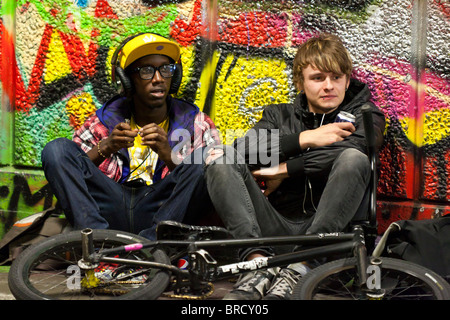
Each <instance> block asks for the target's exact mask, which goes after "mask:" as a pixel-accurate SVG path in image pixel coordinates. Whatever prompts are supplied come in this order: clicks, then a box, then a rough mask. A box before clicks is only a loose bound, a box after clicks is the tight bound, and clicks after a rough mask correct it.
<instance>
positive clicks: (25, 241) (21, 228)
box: [0, 207, 69, 265]
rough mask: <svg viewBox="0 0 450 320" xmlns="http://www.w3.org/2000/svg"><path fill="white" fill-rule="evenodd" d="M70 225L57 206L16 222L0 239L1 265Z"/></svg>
mask: <svg viewBox="0 0 450 320" xmlns="http://www.w3.org/2000/svg"><path fill="white" fill-rule="evenodd" d="M67 227H69V223H68V221H67V219H65V218H61V217H60V215H59V211H58V210H56V209H55V207H51V208H49V209H47V210H44V211H41V212H38V213H35V214H32V215H30V216H28V217H26V218H24V219H21V220H19V221H17V222H16V223H14V225H13V226H12V227H11V229H10V230H9V231H8V232H7V233H6V234H5V236H4V237H3V238H2V239H1V241H0V265H4V264H8V263H10V262H12V261H13V260H14V259H15V258H16V257H17V256H18V255H19V254H20V253H21V252H22V251H23V250H24V249H26V248H27V247H28V246H30V245H32V244H34V243H37V242H40V241H42V240H44V239H46V238H48V237H50V236H52V235H55V234H59V233H62V232H63V230H64V229H65V228H67Z"/></svg>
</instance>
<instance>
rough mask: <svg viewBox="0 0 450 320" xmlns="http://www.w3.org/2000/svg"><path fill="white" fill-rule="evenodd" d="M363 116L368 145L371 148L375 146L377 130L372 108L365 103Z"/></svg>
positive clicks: (362, 110)
mask: <svg viewBox="0 0 450 320" xmlns="http://www.w3.org/2000/svg"><path fill="white" fill-rule="evenodd" d="M361 113H362V116H363V123H364V132H365V133H366V140H367V146H368V147H369V149H372V148H374V147H375V131H374V130H373V118H372V108H371V107H370V106H369V105H367V104H365V105H363V106H362V107H361Z"/></svg>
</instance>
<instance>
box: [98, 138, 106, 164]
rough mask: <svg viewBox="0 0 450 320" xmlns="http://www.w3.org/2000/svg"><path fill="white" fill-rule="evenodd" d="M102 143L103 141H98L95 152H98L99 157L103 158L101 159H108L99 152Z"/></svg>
mask: <svg viewBox="0 0 450 320" xmlns="http://www.w3.org/2000/svg"><path fill="white" fill-rule="evenodd" d="M102 141H103V139H102V140H100V141H99V142H98V144H97V152H98V154H99V155H100V156H101V157H103V158H105V159H106V158H108V157H107V156H105V155H104V154H103V153H102V152H101V151H100V144H101V143H102Z"/></svg>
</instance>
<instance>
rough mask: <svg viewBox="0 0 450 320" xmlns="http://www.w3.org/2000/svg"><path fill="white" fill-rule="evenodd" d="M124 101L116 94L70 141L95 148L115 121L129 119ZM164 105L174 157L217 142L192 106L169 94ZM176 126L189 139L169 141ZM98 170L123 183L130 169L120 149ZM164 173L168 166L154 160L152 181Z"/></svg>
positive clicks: (206, 121) (212, 130)
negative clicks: (154, 167) (154, 166)
mask: <svg viewBox="0 0 450 320" xmlns="http://www.w3.org/2000/svg"><path fill="white" fill-rule="evenodd" d="M124 102H125V98H118V97H115V98H113V99H112V100H110V101H108V102H107V103H106V104H105V105H104V106H103V107H102V108H100V109H99V110H97V112H96V113H95V114H93V115H92V116H91V117H90V118H89V119H87V120H86V121H85V122H84V124H83V125H82V126H81V127H80V128H79V129H78V130H77V131H75V133H74V135H73V141H74V142H75V143H77V144H78V145H79V146H80V147H81V149H82V150H83V151H84V152H88V151H89V150H91V149H92V148H94V147H96V146H97V144H98V143H99V141H101V140H102V139H105V138H107V137H108V136H109V133H110V132H111V131H112V129H113V128H114V127H115V126H116V125H117V124H118V123H119V122H121V121H124V119H125V118H129V116H130V114H129V113H130V111H129V106H128V105H127V104H126V103H124ZM168 105H169V132H168V137H169V144H170V146H171V147H172V150H173V151H175V154H176V156H177V158H178V160H182V159H184V158H186V157H187V156H188V155H189V154H191V153H192V152H193V151H194V150H195V149H198V148H201V147H207V146H212V145H215V144H219V143H220V137H219V133H218V131H217V130H216V127H215V125H214V123H213V121H212V120H211V118H210V117H209V116H208V115H206V114H205V113H203V112H201V111H200V110H199V109H198V108H197V107H196V106H195V105H193V104H190V103H188V102H185V101H182V100H179V99H175V98H172V97H169V98H168ZM177 129H184V130H183V131H181V133H184V134H186V133H189V135H190V141H185V140H183V143H179V142H178V141H171V140H170V138H171V134H172V133H174V134H178V133H179V132H177V131H176V130H177ZM99 169H100V170H101V171H102V172H103V173H104V174H105V175H107V176H108V177H109V178H111V179H113V180H115V181H117V182H124V181H125V180H126V179H124V178H125V177H126V176H127V175H128V173H129V170H130V169H129V156H128V152H127V150H120V151H119V152H116V153H114V154H112V155H111V156H109V157H108V158H107V159H105V160H104V161H103V162H102V163H101V164H100V165H99ZM167 174H169V168H168V167H167V166H166V165H165V164H164V162H163V161H161V160H158V164H157V170H156V174H155V177H154V181H156V180H158V179H163V178H164V177H165V176H167ZM122 180H123V181H122Z"/></svg>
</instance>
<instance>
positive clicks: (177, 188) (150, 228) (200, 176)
mask: <svg viewBox="0 0 450 320" xmlns="http://www.w3.org/2000/svg"><path fill="white" fill-rule="evenodd" d="M202 153H203V149H197V150H195V151H194V153H193V154H192V155H191V157H190V158H189V159H186V161H184V162H182V163H181V164H179V165H178V166H177V167H176V168H175V169H174V170H173V171H172V172H171V173H170V174H169V175H168V176H167V177H165V178H164V179H162V180H160V181H158V182H156V183H155V184H153V185H152V186H150V187H149V191H147V192H146V193H145V194H144V195H143V199H141V200H139V201H140V204H139V205H137V206H136V209H135V210H134V212H135V213H134V220H135V221H134V226H135V232H136V233H139V234H140V235H141V236H143V237H146V238H148V239H151V240H154V239H155V238H156V227H157V225H158V223H159V222H161V221H165V220H172V221H178V222H182V221H188V222H189V221H193V220H195V219H196V218H198V216H199V215H201V214H202V213H205V212H208V211H209V210H210V208H211V202H210V200H209V195H208V193H207V190H206V185H205V181H204V170H203V166H204V165H203V163H199V162H198V161H191V159H195V160H198V159H202Z"/></svg>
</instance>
